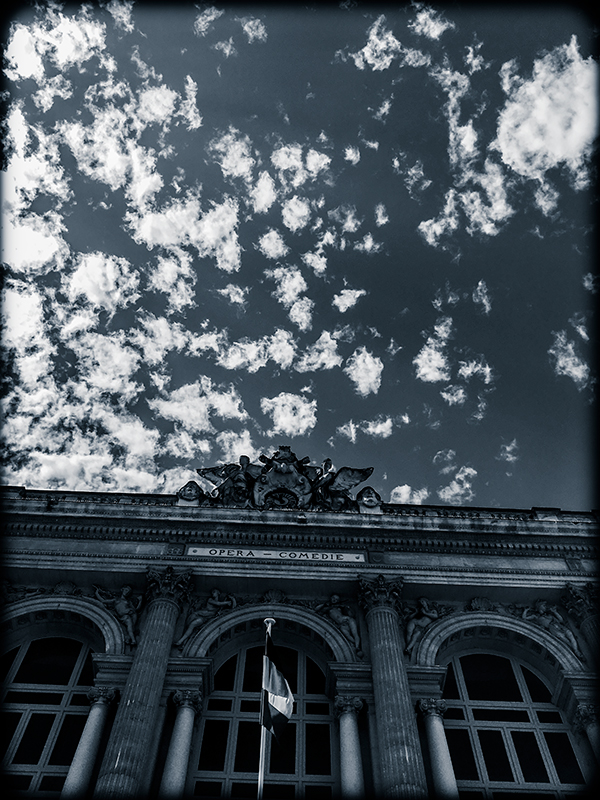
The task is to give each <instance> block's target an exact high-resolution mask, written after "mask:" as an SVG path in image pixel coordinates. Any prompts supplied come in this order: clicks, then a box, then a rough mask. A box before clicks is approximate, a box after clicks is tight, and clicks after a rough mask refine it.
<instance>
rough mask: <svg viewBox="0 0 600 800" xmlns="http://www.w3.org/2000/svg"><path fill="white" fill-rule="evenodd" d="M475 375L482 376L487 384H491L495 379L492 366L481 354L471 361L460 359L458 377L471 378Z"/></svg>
mask: <svg viewBox="0 0 600 800" xmlns="http://www.w3.org/2000/svg"><path fill="white" fill-rule="evenodd" d="M474 375H476V376H477V377H479V378H481V380H482V381H483V382H484V383H485V384H490V383H491V382H492V380H493V377H494V376H493V373H492V368H491V367H490V365H489V364H488V363H487V362H486V360H485V359H484V358H483V356H479V357H478V358H476V359H471V360H470V361H459V368H458V377H459V378H464V379H465V380H467V381H468V380H469V379H470V378H472V377H473V376H474Z"/></svg>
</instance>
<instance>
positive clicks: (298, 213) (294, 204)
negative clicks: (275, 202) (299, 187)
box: [281, 195, 310, 233]
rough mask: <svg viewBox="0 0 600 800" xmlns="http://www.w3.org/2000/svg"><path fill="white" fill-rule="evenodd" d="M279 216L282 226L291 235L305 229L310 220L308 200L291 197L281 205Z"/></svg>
mask: <svg viewBox="0 0 600 800" xmlns="http://www.w3.org/2000/svg"><path fill="white" fill-rule="evenodd" d="M281 216H282V218H283V224H284V225H285V226H286V228H289V229H290V230H291V231H292V232H293V233H296V231H299V230H301V229H302V228H305V227H306V226H307V225H308V222H309V220H310V205H309V202H308V200H306V199H304V198H300V197H296V196H295V195H294V197H292V198H291V199H290V200H286V202H285V203H284V204H283V205H282V208H281Z"/></svg>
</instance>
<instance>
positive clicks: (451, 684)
mask: <svg viewBox="0 0 600 800" xmlns="http://www.w3.org/2000/svg"><path fill="white" fill-rule="evenodd" d="M442 697H443V698H444V699H446V700H460V694H459V691H458V685H457V683H456V676H455V675H454V667H453V666H452V664H448V670H447V672H446V682H445V683H444V694H443V695H442Z"/></svg>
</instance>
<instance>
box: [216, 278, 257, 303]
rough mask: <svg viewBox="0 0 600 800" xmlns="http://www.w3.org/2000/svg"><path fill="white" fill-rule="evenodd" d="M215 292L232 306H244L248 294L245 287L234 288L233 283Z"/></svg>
mask: <svg viewBox="0 0 600 800" xmlns="http://www.w3.org/2000/svg"><path fill="white" fill-rule="evenodd" d="M217 292H218V293H219V294H220V295H222V296H223V297H225V298H226V299H227V300H229V302H230V303H231V304H232V305H234V306H245V305H246V300H247V298H248V293H249V292H250V289H249V287H247V286H236V284H234V283H228V284H227V286H226V287H225V288H224V289H217Z"/></svg>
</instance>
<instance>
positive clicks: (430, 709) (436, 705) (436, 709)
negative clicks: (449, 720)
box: [417, 697, 448, 717]
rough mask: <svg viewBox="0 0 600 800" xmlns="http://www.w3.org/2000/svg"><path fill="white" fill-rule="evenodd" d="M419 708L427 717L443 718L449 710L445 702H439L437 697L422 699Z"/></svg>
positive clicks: (418, 704)
mask: <svg viewBox="0 0 600 800" xmlns="http://www.w3.org/2000/svg"><path fill="white" fill-rule="evenodd" d="M417 707H418V709H419V711H420V712H421V713H422V714H423V716H425V717H428V716H430V715H434V716H436V717H441V716H443V715H444V714H445V713H446V709H447V708H448V706H447V705H446V701H445V700H437V699H436V698H435V697H423V698H421V700H419V702H418V703H417Z"/></svg>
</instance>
